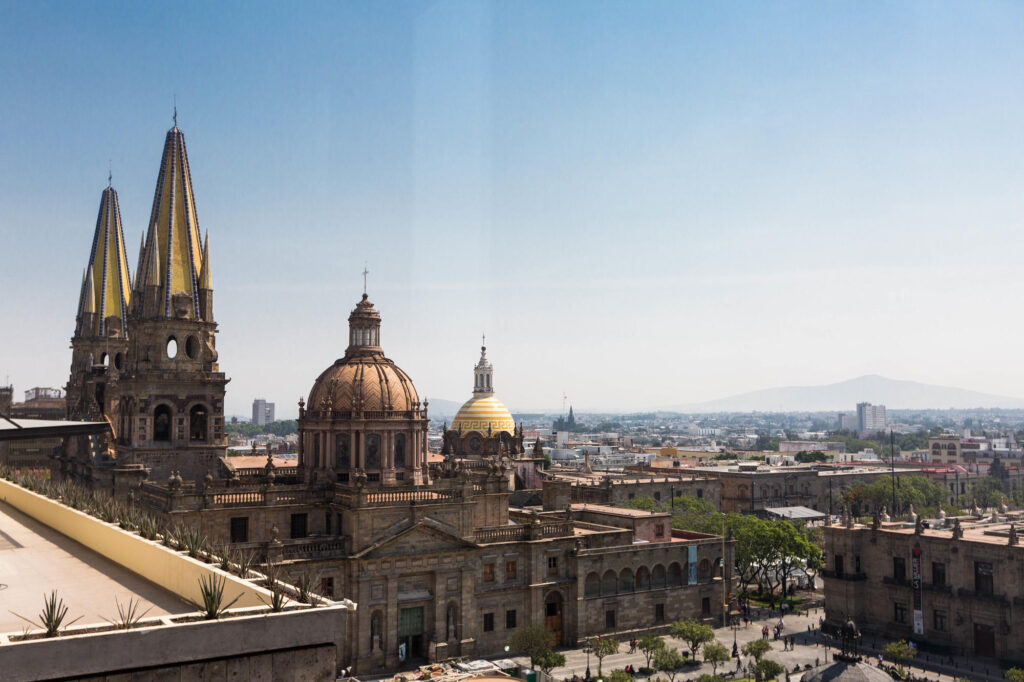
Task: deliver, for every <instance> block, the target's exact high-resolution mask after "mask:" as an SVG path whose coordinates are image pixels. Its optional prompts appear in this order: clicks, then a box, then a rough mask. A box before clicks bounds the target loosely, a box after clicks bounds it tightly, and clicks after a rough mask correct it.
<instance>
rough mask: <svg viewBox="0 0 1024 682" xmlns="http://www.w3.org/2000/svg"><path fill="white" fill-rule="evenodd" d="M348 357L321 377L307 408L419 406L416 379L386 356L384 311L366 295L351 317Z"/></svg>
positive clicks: (376, 409) (382, 409)
mask: <svg viewBox="0 0 1024 682" xmlns="http://www.w3.org/2000/svg"><path fill="white" fill-rule="evenodd" d="M348 320H349V342H348V348H346V349H345V356H344V357H342V358H340V359H339V360H337V361H335V363H334V364H333V365H331V366H330V367H328V368H327V369H326V370H324V371H323V373H322V374H321V375H320V376H319V377H317V380H316V382H315V383H314V384H313V388H312V389H310V391H309V402H308V403H307V405H306V408H307V409H308V410H310V411H311V412H321V411H328V412H330V411H333V412H345V411H352V412H385V411H387V412H390V411H408V410H418V409H419V396H417V395H416V387H415V386H413V383H412V379H410V378H409V375H408V374H406V373H405V372H403V371H402V370H401V369H400V368H399V367H398V365H396V364H395V363H394V362H392V361H391V360H389V359H387V358H386V357H384V351H383V350H382V349H381V347H380V314H379V313H378V312H377V311H376V310H375V309H374V307H373V304H372V303H370V301H369V299H368V298H367V296H366V294H363V299H362V300H361V301H360V302H359V303H357V304H356V308H355V310H353V311H352V314H351V315H350V316H349V318H348Z"/></svg>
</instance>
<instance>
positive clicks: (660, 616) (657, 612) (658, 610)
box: [654, 604, 665, 623]
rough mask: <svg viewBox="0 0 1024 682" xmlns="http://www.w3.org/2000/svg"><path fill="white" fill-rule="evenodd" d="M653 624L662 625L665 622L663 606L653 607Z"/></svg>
mask: <svg viewBox="0 0 1024 682" xmlns="http://www.w3.org/2000/svg"><path fill="white" fill-rule="evenodd" d="M654 622H655V623H664V622H665V605H664V604H655V605H654Z"/></svg>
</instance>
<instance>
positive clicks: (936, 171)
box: [0, 0, 1024, 417]
mask: <svg viewBox="0 0 1024 682" xmlns="http://www.w3.org/2000/svg"><path fill="white" fill-rule="evenodd" d="M1021 35H1024V4H1021V3H1014V2H974V3H956V2H898V3H889V2H878V3H862V2H834V3H810V2H797V3H789V2H771V3H766V2H761V1H758V2H749V3H745V2H731V3H710V2H708V3H699V2H686V3H681V2H642V3H625V2H598V1H596V0H587V1H585V2H558V3H549V2H526V1H523V2H499V3H482V2H455V1H440V2H423V3H412V2H402V3H398V2H325V3H317V2H303V3H280V2H267V3H261V2H247V3H229V2H224V3H189V2H173V3H172V2H146V3H139V2H123V3H115V2H92V3H66V2H57V3H49V2H9V1H7V0H3V1H0V83H2V85H3V87H0V380H3V379H5V378H8V379H9V382H10V383H12V384H14V386H15V390H16V394H15V395H16V396H18V395H21V393H20V392H21V391H22V390H25V389H28V388H31V387H32V386H38V385H42V386H63V385H64V384H65V383H66V381H67V375H68V368H69V363H70V358H71V354H70V350H69V339H70V336H71V334H72V332H73V330H74V322H75V321H74V316H75V311H76V306H77V303H78V301H77V296H78V292H79V285H80V281H81V273H82V269H83V268H84V267H85V264H86V262H87V260H88V255H89V248H90V245H91V240H92V233H93V230H94V227H95V221H96V211H97V209H98V206H99V200H100V193H101V192H102V190H103V188H104V187H105V186H106V183H107V173H108V169H109V170H110V171H111V172H112V174H113V185H114V187H115V189H117V190H118V194H119V199H120V206H121V212H122V218H123V221H124V225H125V241H126V243H127V245H128V246H127V249H128V254H129V262H130V264H131V267H132V268H134V266H135V254H136V253H137V248H138V246H137V244H138V243H139V240H140V237H141V235H142V233H143V230H144V229H145V227H146V225H147V221H148V219H149V210H150V208H151V205H152V197H153V192H154V189H155V185H156V176H157V170H158V165H159V160H160V153H161V151H162V145H163V139H164V134H165V132H166V130H167V129H168V128H170V126H171V116H172V109H173V106H174V103H175V102H176V103H177V111H178V124H179V127H180V128H181V129H182V130H183V131H184V134H185V139H186V144H187V146H188V153H189V161H190V164H191V169H192V179H193V185H194V189H195V197H196V207H197V212H198V215H199V223H200V228H201V229H202V230H204V231H208V232H209V234H210V249H211V258H212V260H213V274H214V288H215V294H214V310H215V315H216V318H217V321H218V322H219V324H220V332H219V336H218V341H217V343H218V350H219V353H220V364H221V368H222V370H223V371H225V372H226V373H227V374H228V376H229V377H230V378H231V382H230V384H228V387H227V404H226V410H225V411H226V412H227V413H228V414H238V415H245V414H248V413H249V411H250V405H251V402H252V400H253V398H256V397H263V398H266V399H267V400H270V401H273V402H276V403H277V410H278V415H279V416H286V417H287V416H294V414H295V413H296V412H297V408H296V403H297V401H298V399H299V397H300V396H305V395H307V394H308V392H309V388H310V387H311V386H312V384H313V382H314V380H315V379H316V377H317V376H318V375H319V373H320V372H321V371H323V369H325V368H326V367H327V366H329V365H330V364H331V363H332V362H333V361H334V360H335V359H336V358H338V357H341V356H342V355H343V354H344V350H345V346H346V343H347V317H348V314H349V312H350V311H351V310H352V308H353V306H354V304H355V303H356V302H357V301H358V299H359V298H360V295H361V293H362V283H363V282H362V274H361V272H362V270H363V268H364V264H366V267H367V269H368V270H369V275H368V291H369V295H370V299H371V300H372V301H373V302H374V303H375V304H376V306H377V308H378V309H379V310H380V312H381V314H382V316H383V326H382V331H381V336H382V345H383V346H384V350H385V352H386V353H387V355H388V357H390V358H392V359H393V360H395V361H396V362H397V363H398V364H399V366H401V367H402V368H403V369H405V370H406V372H408V373H409V375H410V376H411V377H412V378H413V380H414V382H415V383H416V387H417V389H418V391H419V393H420V396H421V397H427V398H443V399H446V400H454V401H462V400H465V399H466V398H468V397H469V396H470V394H471V390H472V381H473V378H472V368H473V365H474V363H475V362H476V360H477V358H478V356H479V346H480V337H481V334H482V333H486V335H487V345H488V356H489V358H490V359H491V361H492V362H493V364H494V367H495V378H494V381H495V388H496V391H497V395H498V397H499V398H501V399H502V400H503V401H504V402H505V403H506V404H507V405H508V406H509V407H510V408H512V409H513V410H534V409H551V410H555V409H558V410H560V409H561V406H562V404H563V395H565V396H568V402H569V403H571V404H573V405H574V406H575V407H576V409H577V410H578V411H587V410H609V411H611V410H615V411H639V410H648V409H655V408H669V407H672V406H678V405H687V404H692V403H696V402H701V401H704V400H712V399H716V398H720V397H723V396H727V395H731V394H735V393H740V392H743V391H749V390H755V389H761V388H766V387H771V386H781V385H814V384H824V383H831V382H835V381H842V380H845V379H849V378H852V377H855V376H860V375H864V374H881V375H885V376H888V377H892V378H898V379H908V380H916V381H924V382H927V383H933V384H945V385H953V386H960V387H963V388H968V389H972V390H977V391H984V392H989V393H995V394H1001V395H1009V396H1024V386H1021V384H1022V382H1024V363H1022V362H1021V361H1020V341H1019V340H1020V339H1021V338H1022V336H1024V317H1022V315H1021V314H1020V309H1019V305H1018V302H1019V300H1020V298H1021V294H1022V291H1024V283H1022V282H1021V277H1020V275H1019V265H1018V263H1017V257H1018V256H1019V254H1021V253H1024V249H1022V247H1024V230H1022V223H1024V192H1022V188H1024V125H1022V124H1021V122H1022V121H1024V87H1022V86H1024V41H1022V40H1020V36H1021Z"/></svg>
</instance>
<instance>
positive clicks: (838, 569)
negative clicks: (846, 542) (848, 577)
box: [832, 554, 844, 578]
mask: <svg viewBox="0 0 1024 682" xmlns="http://www.w3.org/2000/svg"><path fill="white" fill-rule="evenodd" d="M832 566H833V572H834V573H835V574H836V577H837V578H842V577H843V575H844V573H843V555H842V554H836V555H835V558H834V559H833V562H832Z"/></svg>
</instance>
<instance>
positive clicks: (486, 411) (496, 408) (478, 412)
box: [450, 396, 516, 435]
mask: <svg viewBox="0 0 1024 682" xmlns="http://www.w3.org/2000/svg"><path fill="white" fill-rule="evenodd" d="M450 428H451V429H453V430H455V431H458V432H460V433H469V432H470V431H478V432H479V433H481V434H485V435H486V434H487V433H488V431H490V432H491V433H493V434H495V435H496V434H497V433H498V432H499V431H505V432H506V433H509V434H514V433H515V429H516V422H515V420H514V419H512V413H510V412H509V411H508V408H507V407H505V405H504V404H503V403H502V402H501V401H500V400H498V399H497V398H495V397H494V396H487V397H476V396H474V397H473V398H470V399H469V400H467V401H466V403H465V404H464V405H463V406H462V407H460V408H459V411H458V413H456V415H455V419H454V420H453V421H452V425H451V427H450Z"/></svg>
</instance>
